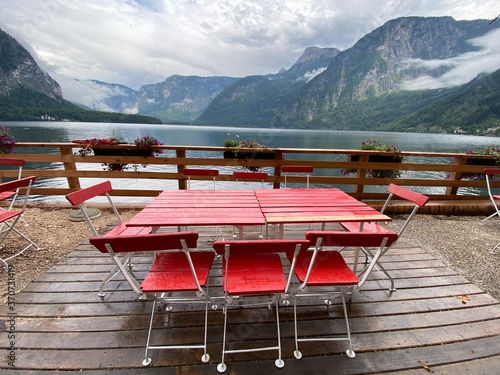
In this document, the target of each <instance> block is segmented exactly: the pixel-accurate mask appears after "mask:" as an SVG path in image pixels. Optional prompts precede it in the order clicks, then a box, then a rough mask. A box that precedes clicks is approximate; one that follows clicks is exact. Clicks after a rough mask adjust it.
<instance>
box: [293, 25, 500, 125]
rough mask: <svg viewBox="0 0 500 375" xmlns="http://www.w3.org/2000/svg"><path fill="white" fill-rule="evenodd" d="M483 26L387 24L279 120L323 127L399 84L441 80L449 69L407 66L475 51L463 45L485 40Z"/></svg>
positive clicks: (318, 80) (314, 83) (338, 62)
mask: <svg viewBox="0 0 500 375" xmlns="http://www.w3.org/2000/svg"><path fill="white" fill-rule="evenodd" d="M491 30H492V27H491V26H490V25H489V24H488V22H487V21H486V20H476V21H455V20H454V19H453V18H451V17H437V18H422V17H404V18H399V19H395V20H391V21H389V22H387V23H386V24H384V25H383V26H381V27H379V28H377V29H376V30H374V31H373V32H371V33H369V34H368V35H366V36H365V37H363V38H361V39H360V40H359V41H358V42H357V43H356V44H355V45H354V46H353V47H352V48H350V49H348V50H346V51H343V52H342V53H340V54H339V55H338V56H336V58H335V59H334V60H333V61H332V63H331V64H330V65H329V66H328V69H327V70H326V71H325V72H324V73H322V74H321V75H319V76H318V77H316V78H315V79H313V80H312V81H311V82H309V84H308V85H306V87H304V89H303V90H302V92H301V93H300V95H299V96H297V97H296V98H294V99H293V100H292V102H291V104H290V105H289V106H288V108H287V109H286V111H285V114H284V117H285V119H286V120H289V121H291V122H294V121H299V122H303V121H306V122H310V123H311V125H312V126H313V127H314V125H315V124H320V123H322V122H324V121H328V118H329V117H330V116H331V115H332V113H333V112H334V111H335V110H336V108H338V107H339V106H342V105H344V104H351V103H353V102H358V101H363V100H366V99H369V98H374V97H377V96H379V95H382V94H388V93H391V92H395V91H401V85H402V83H403V82H405V81H408V80H412V79H415V78H417V77H419V76H421V75H423V74H425V75H427V76H431V77H439V76H442V75H443V74H444V73H446V72H447V71H449V70H451V66H450V65H441V64H434V66H435V67H434V66H433V65H431V64H418V65H417V64H412V63H411V61H431V60H433V61H439V60H446V59H450V58H452V57H457V56H459V55H463V54H464V53H468V52H473V51H476V50H477V49H478V47H475V46H474V45H472V44H470V43H469V42H468V40H470V39H473V38H476V37H478V36H481V35H484V34H486V32H488V31H491Z"/></svg>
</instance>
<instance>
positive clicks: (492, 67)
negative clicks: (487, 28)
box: [402, 29, 500, 90]
mask: <svg viewBox="0 0 500 375" xmlns="http://www.w3.org/2000/svg"><path fill="white" fill-rule="evenodd" d="M470 43H471V44H472V45H474V46H476V47H478V48H479V50H477V51H474V52H468V53H465V54H463V55H460V56H456V57H453V58H450V59H446V60H421V59H409V60H406V61H404V65H405V68H410V67H413V68H416V69H423V70H425V69H428V70H435V69H438V68H443V70H445V71H446V72H445V73H444V74H442V75H440V76H438V77H436V76H433V75H432V76H431V75H430V74H423V75H421V76H420V77H417V78H415V79H412V80H408V81H406V82H404V83H403V85H402V88H403V89H405V90H424V89H437V88H443V87H452V86H458V85H463V84H465V83H467V82H470V81H471V80H472V79H474V78H476V77H477V76H478V75H480V74H482V73H493V72H495V71H497V70H498V69H500V29H497V30H494V31H492V32H490V33H488V34H486V35H484V36H482V37H480V38H476V39H472V40H471V41H470Z"/></svg>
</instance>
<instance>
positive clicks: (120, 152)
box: [94, 147, 153, 157]
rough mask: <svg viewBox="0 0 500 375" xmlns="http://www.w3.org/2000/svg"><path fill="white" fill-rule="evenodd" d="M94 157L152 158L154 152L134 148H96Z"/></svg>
mask: <svg viewBox="0 0 500 375" xmlns="http://www.w3.org/2000/svg"><path fill="white" fill-rule="evenodd" d="M94 155H98V156H144V157H148V156H152V155H153V151H152V150H141V149H132V148H116V147H101V148H94Z"/></svg>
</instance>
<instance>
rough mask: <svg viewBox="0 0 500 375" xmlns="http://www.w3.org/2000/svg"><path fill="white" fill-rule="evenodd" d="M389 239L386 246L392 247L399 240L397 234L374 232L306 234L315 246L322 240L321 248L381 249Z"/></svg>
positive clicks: (319, 232) (320, 232)
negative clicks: (384, 240) (383, 241)
mask: <svg viewBox="0 0 500 375" xmlns="http://www.w3.org/2000/svg"><path fill="white" fill-rule="evenodd" d="M385 237H388V238H387V243H386V246H390V245H392V243H393V242H394V241H396V240H397V239H398V235H397V234H396V233H372V232H337V231H311V232H307V233H306V239H307V240H309V241H310V243H311V245H315V244H316V242H317V240H318V238H321V246H336V247H344V246H352V247H379V246H380V245H381V244H382V240H383V239H384V238H385Z"/></svg>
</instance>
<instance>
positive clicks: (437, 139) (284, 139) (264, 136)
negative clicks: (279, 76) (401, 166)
mask: <svg viewBox="0 0 500 375" xmlns="http://www.w3.org/2000/svg"><path fill="white" fill-rule="evenodd" d="M0 125H1V126H7V127H8V128H10V129H11V130H12V132H13V134H14V137H15V139H16V141H17V142H69V141H71V140H74V139H86V138H94V137H95V138H107V137H109V136H110V135H112V134H114V133H118V134H119V135H121V136H123V137H124V138H126V139H127V140H128V141H129V142H133V141H134V139H136V138H137V137H143V136H145V135H150V136H154V137H156V138H158V139H159V140H160V141H161V142H162V143H163V144H165V145H187V146H223V143H224V140H225V139H227V138H239V139H249V140H257V141H258V142H259V143H261V144H264V145H267V146H270V147H281V148H287V147H290V148H332V149H358V148H359V147H360V144H361V142H363V141H366V140H368V139H372V138H376V139H379V140H381V141H382V142H383V143H386V144H394V145H396V146H397V147H398V148H400V149H401V150H404V151H422V152H463V151H466V150H468V149H470V148H479V147H485V146H490V145H495V144H496V145H498V143H499V141H498V139H499V138H496V137H494V138H492V137H480V136H469V135H454V134H421V133H390V132H362V131H336V130H332V131H324V130H288V129H257V128H248V129H243V128H231V127H208V126H207V127H205V126H203V127H202V126H183V125H149V124H112V123H81V122H44V121H41V122H2V123H0ZM200 156H203V153H201V154H200ZM27 168H28V169H29V168H30V166H27ZM31 168H33V166H31ZM35 168H36V166H35ZM54 168H57V166H55V167H54ZM96 168H100V166H99V165H96ZM149 168H154V166H149V167H148V169H149ZM222 172H224V171H222ZM408 177H409V178H411V177H414V176H411V175H409V176H408ZM443 177H444V176H443ZM40 183H42V184H50V185H52V186H55V185H60V184H65V180H64V179H54V180H44V181H42V182H40ZM82 183H83V182H82ZM90 183H95V179H94V180H91V182H90ZM140 183H141V185H142V186H143V185H144V184H145V183H146V184H147V186H146V187H147V188H152V189H176V188H177V183H176V182H173V181H172V183H171V185H168V186H165V182H164V181H163V182H161V184H162V185H161V186H159V185H158V184H159V183H160V182H158V181H155V180H151V181H144V180H141V182H140ZM130 184H134V185H137V184H138V182H137V181H136V180H134V181H133V182H130V180H129V179H124V180H123V181H116V183H115V180H114V181H113V185H114V186H115V187H123V188H127V187H130V188H137V187H136V186H131V185H130ZM65 186H67V185H65ZM210 187H211V186H208V185H207V188H210ZM429 192H430V191H429ZM424 193H425V191H424ZM433 193H436V192H434V191H433ZM472 193H473V192H472ZM39 199H42V200H44V199H46V198H43V197H40V198H39ZM62 199H64V198H62Z"/></svg>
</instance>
